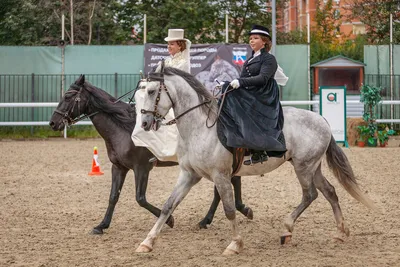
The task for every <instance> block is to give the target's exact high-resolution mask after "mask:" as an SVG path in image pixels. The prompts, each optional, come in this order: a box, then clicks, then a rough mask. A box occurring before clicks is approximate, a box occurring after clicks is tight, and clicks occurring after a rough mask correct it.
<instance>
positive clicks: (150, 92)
mask: <svg viewBox="0 0 400 267" xmlns="http://www.w3.org/2000/svg"><path fill="white" fill-rule="evenodd" d="M155 92H156V90H149V91H148V92H147V93H148V94H149V95H154V94H155Z"/></svg>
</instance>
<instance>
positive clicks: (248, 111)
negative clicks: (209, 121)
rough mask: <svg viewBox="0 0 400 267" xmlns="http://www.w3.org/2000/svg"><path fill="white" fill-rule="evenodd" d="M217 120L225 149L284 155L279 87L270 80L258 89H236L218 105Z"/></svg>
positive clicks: (284, 146)
mask: <svg viewBox="0 0 400 267" xmlns="http://www.w3.org/2000/svg"><path fill="white" fill-rule="evenodd" d="M221 104H222V105H223V107H222V110H221V114H220V117H219V123H221V125H222V129H223V133H224V135H225V137H226V140H227V146H229V147H235V148H249V149H253V150H265V151H276V152H285V151H286V145H285V142H284V138H283V133H282V129H283V122H284V119H283V111H282V106H281V104H280V101H279V87H278V85H277V83H276V81H275V80H274V79H270V80H269V81H268V83H267V84H266V85H265V86H264V87H262V88H255V87H252V88H250V89H246V88H242V87H239V88H238V89H236V90H233V91H231V92H230V93H228V94H227V95H226V97H225V100H224V101H223V102H221Z"/></svg>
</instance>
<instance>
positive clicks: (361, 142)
mask: <svg viewBox="0 0 400 267" xmlns="http://www.w3.org/2000/svg"><path fill="white" fill-rule="evenodd" d="M357 131H358V135H359V138H358V140H357V145H358V146H359V147H364V146H365V141H367V140H368V137H369V128H368V126H366V125H359V126H358V127H357Z"/></svg>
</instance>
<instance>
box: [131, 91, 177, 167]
mask: <svg viewBox="0 0 400 267" xmlns="http://www.w3.org/2000/svg"><path fill="white" fill-rule="evenodd" d="M144 95H145V90H138V91H137V92H136V94H135V102H136V114H137V115H136V125H135V129H134V130H133V132H132V141H133V143H134V144H135V146H142V147H147V148H148V149H149V150H150V151H151V152H152V153H153V154H154V156H156V157H157V158H158V159H159V160H161V161H175V162H177V161H178V160H177V156H176V150H177V147H178V134H179V132H178V128H177V127H176V125H175V124H173V125H168V126H161V127H160V128H159V129H158V130H157V131H153V130H150V131H148V132H146V131H145V130H143V128H142V127H141V125H142V114H141V112H140V110H141V109H142V108H143V102H144ZM173 118H175V116H174V112H173V110H172V109H170V110H169V112H168V114H167V115H166V116H165V119H166V121H170V120H172V119H173Z"/></svg>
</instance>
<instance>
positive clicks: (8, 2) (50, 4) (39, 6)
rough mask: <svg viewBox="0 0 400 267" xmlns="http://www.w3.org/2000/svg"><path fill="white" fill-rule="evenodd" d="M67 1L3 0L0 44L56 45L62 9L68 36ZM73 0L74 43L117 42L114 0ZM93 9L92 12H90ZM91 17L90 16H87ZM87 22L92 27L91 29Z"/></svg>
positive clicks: (118, 29) (119, 30) (119, 34)
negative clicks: (63, 2) (63, 3)
mask: <svg viewBox="0 0 400 267" xmlns="http://www.w3.org/2000/svg"><path fill="white" fill-rule="evenodd" d="M69 1H70V0H65V4H66V6H64V7H63V6H62V2H61V1H60V0H57V1H52V0H2V3H1V8H0V45H56V44H57V43H58V41H59V40H60V39H61V10H62V9H64V13H65V39H66V41H67V42H68V41H69V40H70V36H71V34H70V30H69V29H70V27H69V26H70V23H71V21H70V8H69ZM93 2H94V1H93V0H92V1H84V0H74V1H73V4H74V6H73V7H74V8H73V12H74V41H75V43H76V44H87V43H88V42H89V40H90V39H91V37H92V35H93V36H94V37H95V38H92V40H91V41H90V43H94V44H120V43H122V41H123V38H124V35H126V36H128V35H129V32H126V33H125V32H123V31H122V28H121V27H120V26H119V25H118V24H117V23H116V22H115V21H114V13H113V11H112V10H114V9H115V6H116V5H117V3H118V2H117V0H110V1H108V0H96V5H95V8H94V9H93ZM92 12H93V15H92ZM90 17H91V19H90ZM90 25H93V26H94V30H93V32H92V33H91V32H90Z"/></svg>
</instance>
